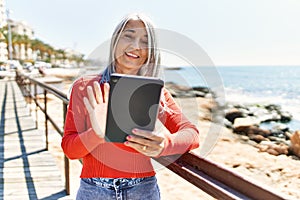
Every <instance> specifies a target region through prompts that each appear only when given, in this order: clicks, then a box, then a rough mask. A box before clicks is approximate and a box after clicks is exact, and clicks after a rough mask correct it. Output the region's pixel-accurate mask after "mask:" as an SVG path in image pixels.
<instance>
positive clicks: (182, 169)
mask: <svg viewBox="0 0 300 200" xmlns="http://www.w3.org/2000/svg"><path fill="white" fill-rule="evenodd" d="M21 77H22V78H21ZM16 78H21V79H22V80H23V79H28V80H29V81H30V82H32V83H34V84H36V85H38V86H40V87H42V88H44V89H45V90H47V91H48V92H50V93H52V94H53V95H55V96H56V97H57V98H59V99H60V100H62V101H63V103H64V105H67V104H68V103H69V100H68V98H67V95H66V94H64V93H63V92H61V91H59V90H58V89H56V88H55V87H52V86H50V85H48V84H45V83H43V82H41V81H38V80H35V79H34V78H31V77H29V76H27V75H24V74H18V73H17V76H16ZM45 102H46V101H45ZM64 109H65V110H64V113H65V111H66V107H64ZM45 115H47V113H45ZM64 120H65V118H64ZM51 123H55V122H54V121H53V122H52V121H51ZM155 160H156V161H157V162H159V163H160V164H162V165H164V166H166V167H167V168H168V169H170V170H171V171H173V172H174V173H176V174H177V175H179V176H181V177H182V178H184V179H185V180H187V181H189V182H190V183H192V184H193V185H195V186H196V187H198V188H199V189H201V190H203V191H204V192H206V193H207V194H209V195H211V196H213V197H215V198H218V199H272V200H277V199H278V200H279V199H282V200H283V199H287V198H286V197H284V196H283V195H282V194H278V193H277V192H276V191H273V190H272V189H270V188H268V189H266V188H265V186H261V185H259V184H257V183H254V182H253V181H250V180H247V179H246V178H245V177H242V176H241V175H239V174H237V173H235V172H233V171H231V170H229V169H226V168H224V167H222V166H220V165H218V164H216V163H213V162H212V161H208V160H206V159H204V158H202V157H200V156H198V155H196V154H194V153H191V152H188V153H185V154H183V155H181V156H179V155H173V156H166V157H160V158H156V159H155ZM66 168H68V169H66ZM65 176H66V177H65V179H66V180H65V182H66V191H67V194H70V191H69V190H70V189H69V160H68V158H67V157H65Z"/></svg>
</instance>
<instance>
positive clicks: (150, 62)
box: [100, 13, 160, 83]
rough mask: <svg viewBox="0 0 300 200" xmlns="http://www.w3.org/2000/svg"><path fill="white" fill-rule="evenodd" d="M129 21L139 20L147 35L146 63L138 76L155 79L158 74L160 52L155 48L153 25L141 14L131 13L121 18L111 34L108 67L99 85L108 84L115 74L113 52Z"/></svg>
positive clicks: (155, 39)
mask: <svg viewBox="0 0 300 200" xmlns="http://www.w3.org/2000/svg"><path fill="white" fill-rule="evenodd" d="M130 20H140V21H142V22H143V23H144V25H145V28H146V31H147V35H148V58H147V61H146V63H144V65H143V66H142V67H141V68H140V70H139V72H138V75H141V76H152V77H157V76H159V73H160V52H159V50H158V48H157V38H156V34H155V30H154V24H153V23H152V21H151V20H150V19H149V18H148V17H147V16H145V15H143V14H141V13H132V14H129V15H127V16H126V17H124V18H123V20H122V21H121V22H120V23H119V24H118V25H117V27H116V29H115V30H114V32H113V35H112V38H111V43H110V53H109V60H108V66H107V67H106V68H105V69H104V71H103V72H102V76H101V80H100V83H105V82H109V80H110V75H111V74H112V73H114V72H115V50H116V45H117V44H118V41H119V39H120V36H121V33H122V32H123V30H124V28H125V26H126V24H127V23H128V21H130Z"/></svg>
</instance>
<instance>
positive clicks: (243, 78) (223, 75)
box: [164, 66, 300, 130]
mask: <svg viewBox="0 0 300 200" xmlns="http://www.w3.org/2000/svg"><path fill="white" fill-rule="evenodd" d="M164 79H165V81H172V82H175V83H176V82H177V83H185V84H186V85H187V86H190V87H203V86H204V87H211V86H212V87H214V83H216V84H217V85H218V86H219V87H218V88H219V90H220V88H221V91H223V92H224V99H225V101H226V102H228V103H242V104H260V103H261V104H263V103H268V104H277V105H280V106H281V107H282V110H284V111H288V112H290V113H291V114H292V115H293V119H292V121H291V122H289V123H288V124H287V126H288V127H289V128H290V129H291V130H300V66H217V67H194V66H182V67H176V68H169V69H167V70H164Z"/></svg>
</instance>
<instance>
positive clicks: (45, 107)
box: [44, 90, 48, 150]
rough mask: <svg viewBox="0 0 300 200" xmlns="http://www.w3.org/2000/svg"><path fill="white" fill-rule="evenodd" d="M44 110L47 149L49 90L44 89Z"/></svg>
mask: <svg viewBox="0 0 300 200" xmlns="http://www.w3.org/2000/svg"><path fill="white" fill-rule="evenodd" d="M44 110H45V137H46V150H48V113H47V90H44Z"/></svg>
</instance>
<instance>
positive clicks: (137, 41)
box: [131, 39, 141, 50]
mask: <svg viewBox="0 0 300 200" xmlns="http://www.w3.org/2000/svg"><path fill="white" fill-rule="evenodd" d="M131 46H132V47H133V48H134V49H137V50H138V49H141V45H140V41H139V40H138V39H135V40H133V41H132V44H131Z"/></svg>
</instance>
